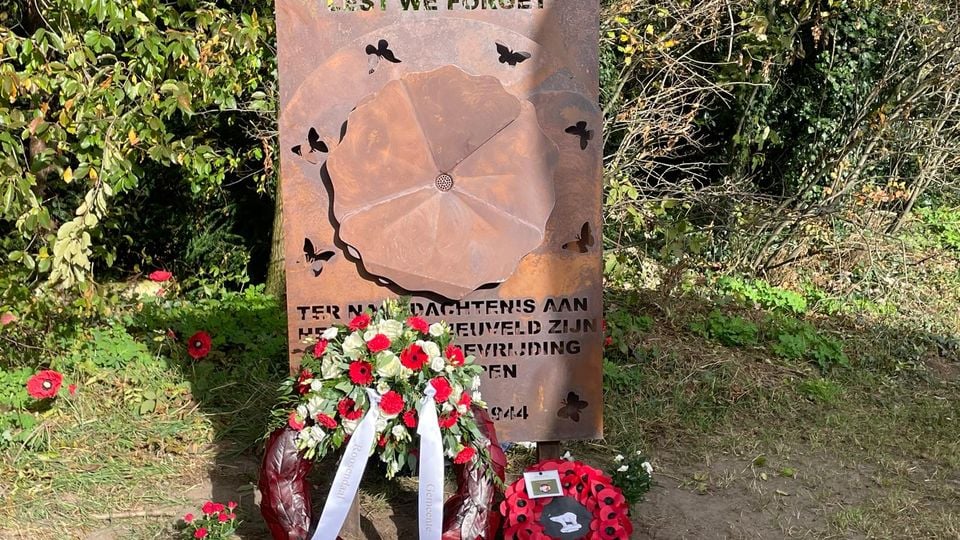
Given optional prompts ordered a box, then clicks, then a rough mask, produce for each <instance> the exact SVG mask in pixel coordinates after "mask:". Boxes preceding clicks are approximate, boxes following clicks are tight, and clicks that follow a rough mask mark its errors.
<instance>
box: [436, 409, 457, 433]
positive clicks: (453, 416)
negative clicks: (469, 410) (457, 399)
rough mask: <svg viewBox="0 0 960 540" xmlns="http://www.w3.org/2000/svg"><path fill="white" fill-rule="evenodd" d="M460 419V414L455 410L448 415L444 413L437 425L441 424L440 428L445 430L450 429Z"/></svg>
mask: <svg viewBox="0 0 960 540" xmlns="http://www.w3.org/2000/svg"><path fill="white" fill-rule="evenodd" d="M459 419H460V413H458V412H457V411H456V410H453V411H450V412H448V413H443V414H442V415H441V416H440V418H439V419H438V420H437V423H439V424H440V427H441V428H443V429H450V428H452V427H453V426H455V425H456V424H457V420H459Z"/></svg>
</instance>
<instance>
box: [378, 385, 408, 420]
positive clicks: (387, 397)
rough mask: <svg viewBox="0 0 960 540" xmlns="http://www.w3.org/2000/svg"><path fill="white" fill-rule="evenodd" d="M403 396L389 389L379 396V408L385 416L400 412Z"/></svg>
mask: <svg viewBox="0 0 960 540" xmlns="http://www.w3.org/2000/svg"><path fill="white" fill-rule="evenodd" d="M403 405H404V403H403V396H401V395H400V394H398V393H396V392H394V391H393V390H390V391H389V392H387V393H386V394H384V395H383V397H381V398H380V410H381V411H383V414H385V415H387V416H394V415H397V414H400V411H402V410H403Z"/></svg>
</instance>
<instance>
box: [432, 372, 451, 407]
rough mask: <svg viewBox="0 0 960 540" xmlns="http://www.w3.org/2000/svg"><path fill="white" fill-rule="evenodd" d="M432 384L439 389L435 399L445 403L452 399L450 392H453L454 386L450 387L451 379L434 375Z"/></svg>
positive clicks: (435, 388)
mask: <svg viewBox="0 0 960 540" xmlns="http://www.w3.org/2000/svg"><path fill="white" fill-rule="evenodd" d="M430 385H431V386H433V389H434V390H436V391H437V394H436V395H435V396H433V400H434V401H436V402H437V403H443V402H444V401H446V400H448V399H450V393H451V392H453V388H451V387H450V381H448V380H447V379H445V378H443V377H434V378H432V379H430Z"/></svg>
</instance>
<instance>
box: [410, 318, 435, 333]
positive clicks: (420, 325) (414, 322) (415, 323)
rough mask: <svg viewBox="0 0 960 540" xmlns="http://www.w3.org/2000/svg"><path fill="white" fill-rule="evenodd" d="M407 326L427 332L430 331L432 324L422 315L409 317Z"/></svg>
mask: <svg viewBox="0 0 960 540" xmlns="http://www.w3.org/2000/svg"><path fill="white" fill-rule="evenodd" d="M407 326H409V327H410V328H413V329H414V330H416V331H417V332H420V333H421V334H426V333H427V332H429V331H430V325H429V324H428V323H427V321H425V320H423V319H421V318H420V317H407Z"/></svg>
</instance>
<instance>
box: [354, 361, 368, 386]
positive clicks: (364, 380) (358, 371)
mask: <svg viewBox="0 0 960 540" xmlns="http://www.w3.org/2000/svg"><path fill="white" fill-rule="evenodd" d="M350 380H351V381H353V384H356V385H358V386H367V385H368V384H370V383H372V382H373V365H372V364H371V363H370V362H364V361H363V360H354V361H353V362H350Z"/></svg>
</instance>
